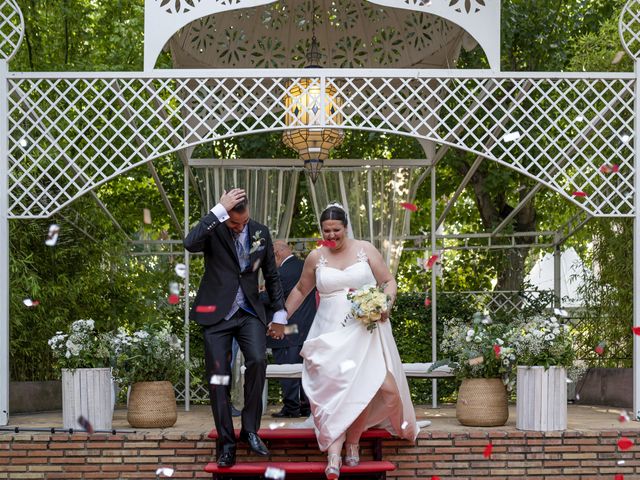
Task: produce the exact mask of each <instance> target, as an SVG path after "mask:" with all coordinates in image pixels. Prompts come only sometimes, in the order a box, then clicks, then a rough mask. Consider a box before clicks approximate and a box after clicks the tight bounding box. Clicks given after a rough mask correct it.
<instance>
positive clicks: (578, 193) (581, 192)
mask: <svg viewBox="0 0 640 480" xmlns="http://www.w3.org/2000/svg"><path fill="white" fill-rule="evenodd" d="M572 195H573V196H574V197H586V196H587V194H586V192H583V191H582V190H576V191H575V192H573V193H572Z"/></svg>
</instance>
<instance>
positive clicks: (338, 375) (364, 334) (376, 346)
mask: <svg viewBox="0 0 640 480" xmlns="http://www.w3.org/2000/svg"><path fill="white" fill-rule="evenodd" d="M354 260H355V259H354ZM375 284H376V279H375V277H374V276H373V272H372V271H371V267H370V266H369V262H368V259H367V256H366V254H365V253H364V251H363V250H360V252H359V253H358V259H357V261H356V262H355V263H354V264H352V265H350V266H349V267H347V268H345V269H344V270H340V269H337V268H333V267H330V266H328V265H327V261H326V259H325V258H324V257H323V256H321V258H320V261H319V262H318V265H317V266H316V287H317V289H318V292H319V294H320V304H319V306H318V310H317V313H316V316H315V319H314V321H313V324H312V326H311V329H310V330H309V335H308V337H307V341H306V342H305V343H304V346H303V348H302V351H301V355H302V357H303V358H304V368H303V370H302V386H303V388H304V391H305V393H306V395H307V397H308V398H309V403H310V405H311V413H312V415H313V420H314V425H315V429H316V435H317V438H318V445H319V446H320V449H321V450H322V451H325V450H327V448H329V445H331V444H332V443H333V442H334V441H335V440H336V439H338V438H339V437H340V436H341V435H342V434H343V433H345V432H346V430H347V428H349V426H350V425H351V424H352V423H353V422H354V420H356V418H358V416H359V415H360V414H361V413H362V411H363V410H364V409H365V407H367V405H369V404H370V403H371V410H370V412H369V415H368V418H367V422H366V426H365V429H366V428H371V427H374V426H375V427H380V428H385V429H387V430H389V431H390V432H391V433H392V434H393V435H396V436H398V437H400V438H404V439H407V440H411V441H415V439H416V437H417V436H418V432H419V428H418V426H417V425H416V416H415V411H414V409H413V404H412V403H411V397H410V394H409V386H408V385H407V379H406V377H405V375H404V371H403V369H402V362H401V360H400V355H399V354H398V349H397V347H396V343H395V341H394V339H393V335H392V333H391V324H390V322H389V321H387V322H379V323H378V328H376V329H375V330H373V331H371V332H370V331H368V330H367V328H366V327H365V326H364V325H362V324H361V323H360V322H359V321H357V320H354V319H352V318H350V319H348V320H347V321H346V323H345V318H347V315H348V314H349V312H350V310H351V303H350V301H349V300H348V299H347V293H348V291H349V289H358V288H360V287H362V286H364V285H375ZM387 375H389V376H390V377H389V378H390V379H391V380H392V381H391V384H394V385H395V387H396V388H395V389H394V390H395V393H394V394H392V395H388V394H383V393H382V392H381V391H380V387H381V386H382V384H383V382H384V380H385V378H387Z"/></svg>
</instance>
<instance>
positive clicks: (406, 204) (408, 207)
mask: <svg viewBox="0 0 640 480" xmlns="http://www.w3.org/2000/svg"><path fill="white" fill-rule="evenodd" d="M400 206H401V207H402V208H404V209H406V210H409V211H411V212H417V211H418V206H417V205H416V204H414V203H409V202H402V203H401V204H400Z"/></svg>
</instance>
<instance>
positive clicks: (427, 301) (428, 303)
mask: <svg viewBox="0 0 640 480" xmlns="http://www.w3.org/2000/svg"><path fill="white" fill-rule="evenodd" d="M429 305H431V299H430V298H429V297H427V298H425V299H424V306H425V307H428V306H429Z"/></svg>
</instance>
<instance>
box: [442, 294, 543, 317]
mask: <svg viewBox="0 0 640 480" xmlns="http://www.w3.org/2000/svg"><path fill="white" fill-rule="evenodd" d="M546 293H548V292H547V291H538V290H526V291H523V292H517V291H500V290H497V291H479V292H443V293H442V295H447V294H451V295H463V296H465V297H466V298H467V299H468V300H469V302H471V303H473V304H474V305H475V306H476V307H477V308H478V310H485V311H487V312H490V313H494V314H495V313H506V314H516V313H518V312H520V311H521V310H522V309H523V308H526V307H530V306H531V305H532V304H533V303H535V302H536V300H537V299H538V298H539V297H540V296H541V295H543V294H546ZM551 306H552V305H551V303H549V304H548V305H547V307H551Z"/></svg>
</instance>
